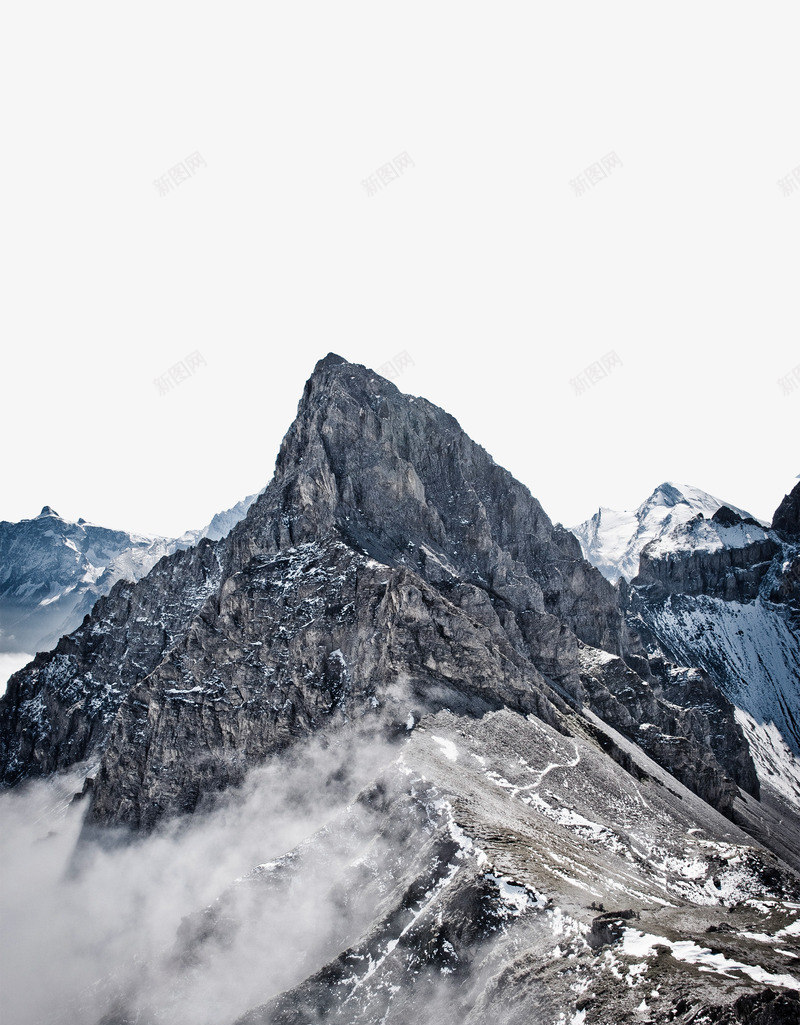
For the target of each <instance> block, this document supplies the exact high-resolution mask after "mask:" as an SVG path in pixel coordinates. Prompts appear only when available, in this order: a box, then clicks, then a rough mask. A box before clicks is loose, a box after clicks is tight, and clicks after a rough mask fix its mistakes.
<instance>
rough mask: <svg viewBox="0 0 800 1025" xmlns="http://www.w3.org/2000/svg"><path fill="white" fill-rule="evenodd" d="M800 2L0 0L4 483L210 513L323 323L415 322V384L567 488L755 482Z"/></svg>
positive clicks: (752, 498)
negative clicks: (589, 379) (589, 377)
mask: <svg viewBox="0 0 800 1025" xmlns="http://www.w3.org/2000/svg"><path fill="white" fill-rule="evenodd" d="M797 27H798V25H797V7H796V3H794V2H787V3H779V2H776V3H771V4H768V5H754V4H752V3H748V4H744V3H731V2H729V0H726V2H725V3H722V2H706V3H703V4H697V3H695V2H692V3H687V2H679V3H670V4H668V5H667V4H653V3H643V2H641V0H636V2H631V3H604V4H596V3H562V4H541V3H522V2H519V3H514V4H506V3H496V2H495V3H483V4H480V5H478V4H472V3H464V2H463V0H461V2H459V3H445V2H439V3H434V4H431V3H430V2H426V3H417V2H405V3H399V2H394V3H390V4H385V3H376V2H375V0H370V2H368V3H367V2H365V3H347V2H344V3H337V4H332V3H330V2H326V3H294V4H280V5H278V4H274V3H264V2H261V3H258V4H255V3H253V4H250V3H234V4H213V5H211V4H206V3H198V2H196V0H195V2H192V3H191V4H190V3H181V4H177V3H167V4H164V3H163V2H160V3H157V4H156V3H150V2H142V3H138V4H135V5H125V6H123V5H118V4H109V3H107V2H103V3H80V2H78V3H74V4H63V3H39V4H16V5H13V7H12V6H8V5H7V6H6V7H5V9H4V14H3V27H2V32H1V33H0V82H1V83H2V90H3V96H4V97H5V102H4V104H3V112H2V115H0V116H1V117H2V137H3V149H4V153H5V157H4V160H3V161H2V164H0V176H1V177H2V193H1V194H2V203H3V207H4V212H3V217H2V268H0V270H1V271H2V281H3V293H4V297H3V301H2V305H1V306H0V317H2V339H3V374H2V382H3V388H2V403H0V416H1V417H2V424H0V427H2V437H3V439H4V448H3V452H4V471H3V487H2V502H0V518H3V519H10V520H16V519H20V518H23V517H28V516H34V515H36V514H37V513H38V512H39V510H40V508H41V507H42V505H44V504H49V505H51V506H53V507H54V508H55V509H56V510H57V511H58V512H59V513H61V514H62V515H64V516H67V517H70V518H77V517H78V516H84V517H86V518H87V519H90V520H93V521H95V522H97V523H101V524H104V525H107V526H113V527H125V528H129V529H134V530H139V531H142V532H150V533H161V534H167V535H175V534H178V533H181V532H182V531H183V530H185V529H187V528H190V527H197V526H200V525H202V524H203V523H205V522H206V521H207V520H209V519H210V517H211V515H212V514H213V513H214V512H216V511H217V510H219V509H221V508H225V507H227V506H230V505H232V504H233V503H234V502H235V501H237V500H238V499H239V498H241V497H242V496H244V495H245V494H247V493H250V492H253V491H256V490H258V489H260V488H261V487H263V486H264V484H265V483H266V482H267V480H268V479H269V477H270V476H271V474H272V469H273V465H274V460H275V455H276V453H277V450H278V446H279V444H280V440H281V437H282V436H283V434H284V433H285V431H286V429H287V428H288V426H289V424H290V422H291V420H292V418H293V416H294V412H295V409H296V405H297V402H298V399H299V397H300V394H301V392H302V387H303V384H304V381H305V379H306V378H307V377H308V375H309V373H310V372H311V370H312V368H313V366H314V363H315V362H316V360H317V359H319V358H320V357H321V356H324V355H325V353H327V352H329V351H335V352H338V353H340V354H341V355H342V356H344V357H346V358H347V359H350V360H353V361H356V362H360V363H365V364H367V365H368V366H371V367H373V368H376V369H377V368H380V367H381V366H383V365H384V364H386V363H387V361H390V360H392V359H393V357H395V356H396V355H397V354H399V353H403V352H405V353H407V354H408V356H409V357H410V358H411V360H413V365H410V364H409V365H406V366H405V368H404V369H403V370H402V372H401V373H400V375H399V377H398V378H397V381H396V383H397V384H398V386H399V387H400V388H401V389H402V390H403V391H407V392H411V393H413V394H418V395H424V396H426V397H427V398H429V399H430V400H432V401H433V402H436V403H437V404H439V405H441V406H444V407H445V408H446V409H447V410H448V411H449V412H451V413H453V414H454V415H455V416H456V417H457V418H458V419H459V420H460V422H461V424H462V426H463V427H464V428H465V429H466V430H467V431H468V432H469V433H470V434H471V435H472V436H473V437H474V438H475V439H476V440H477V441H479V442H480V443H481V444H482V445H484V447H486V448H487V449H488V450H489V452H491V454H492V455H493V456H494V458H495V459H496V460H497V461H498V462H500V463H502V464H503V465H505V466H506V467H508V469H509V470H511V471H512V472H513V473H514V474H515V475H516V476H517V477H518V478H520V479H521V480H522V481H524V482H525V483H526V484H527V485H528V486H529V487H530V488H531V490H532V491H533V493H534V494H535V495H536V496H537V497H538V498H539V499H540V501H541V502H542V503H543V505H544V507H545V509H546V510H547V511H548V513H549V514H550V515H551V517H552V518H553V519H555V520H560V521H562V522H564V523H567V524H572V523H575V522H577V521H580V520H582V519H584V518H585V517H587V516H588V515H590V514H591V513H592V512H593V511H594V510H595V509H596V508H597V506H599V505H608V506H613V507H632V506H635V505H637V504H638V503H639V502H640V501H641V500H642V499H643V498H644V497H646V495H647V494H649V492H650V491H651V490H652V489H653V487H654V486H655V485H657V484H658V483H660V482H661V481H663V480H678V481H686V482H688V483H693V484H695V485H697V486H699V487H702V488H705V489H706V490H708V491H711V492H712V493H714V494H717V495H719V496H721V497H724V498H727V499H729V500H730V501H732V502H735V503H736V504H738V505H740V506H743V507H745V508H748V509H749V510H750V511H751V512H753V513H755V514H756V515H758V516H760V517H763V518H769V517H771V514H772V512H773V510H774V508H775V506H776V505H777V503H778V501H779V500H780V498H781V497H782V495H783V494H784V493H785V492H786V491H787V490H789V489H790V487H791V486H792V485H793V483H794V481H795V477H796V475H797V474H798V473H800V452H799V451H798V424H799V423H800V385H798V387H797V388H796V390H794V391H792V392H790V393H788V394H784V392H783V389H782V387H781V386H780V385H779V383H778V382H779V379H781V378H783V377H784V376H785V375H786V374H788V373H789V372H790V371H792V369H793V368H794V367H795V366H797V365H798V363H800V332H799V330H798V321H799V320H800V307H799V305H798V264H799V263H800V246H798V239H800V170H798V188H797V191H796V192H794V193H792V194H789V195H784V194H783V190H782V189H781V188H780V187H779V185H778V181H779V179H783V178H785V177H786V176H787V175H790V174H791V173H792V171H793V169H794V168H796V167H798V168H800V133H799V132H798V123H799V122H798V90H797V50H796V46H797V31H796V29H797ZM193 154H199V156H200V158H202V163H201V162H200V160H199V159H198V158H194V160H193V161H192V160H189V162H188V163H189V165H190V166H189V167H188V169H187V170H186V171H185V172H183V171H181V170H180V168H178V169H177V170H176V171H175V172H174V174H175V178H176V179H178V180H179V179H180V178H181V177H183V176H185V179H186V180H183V181H180V183H179V184H177V183H173V184H172V187H171V189H170V191H168V192H166V194H164V195H160V194H159V189H158V188H157V187H156V185H155V184H154V182H155V181H156V180H157V179H161V178H163V177H165V176H167V177H168V176H169V173H170V171H171V170H172V169H175V168H177V167H178V165H180V164H183V165H184V167H187V158H190V157H192V155H193ZM401 154H407V155H408V158H410V160H411V161H413V165H411V164H410V163H409V162H408V160H405V161H404V163H405V166H402V163H403V162H401V164H400V165H399V171H396V172H394V173H395V175H396V176H395V177H393V178H391V179H388V178H387V180H386V181H385V182H384V183H383V184H382V185H380V187H379V188H378V189H377V190H376V191H375V192H374V194H372V195H369V194H368V192H367V189H366V188H365V187H364V185H363V184H362V183H363V182H364V181H365V180H368V179H369V178H370V176H374V175H376V174H377V172H378V169H380V168H383V167H384V166H385V165H387V164H391V162H392V161H393V160H395V158H397V157H399V156H400V155H401ZM611 154H614V155H616V156H615V158H611V159H608V160H606V164H605V177H599V178H598V172H597V171H594V172H591V171H590V174H589V178H596V179H597V180H595V181H594V182H593V183H591V182H590V181H589V180H588V179H587V178H585V177H584V178H583V179H582V181H584V182H585V183H586V184H585V187H583V191H582V194H580V195H579V194H577V192H578V191H580V190H581V188H582V186H581V184H580V182H579V181H578V179H580V176H581V175H583V174H584V172H585V171H586V169H591V168H592V165H598V164H599V165H600V168H601V169H602V168H603V161H604V158H609V157H610V155H611ZM382 173H383V175H384V177H386V176H387V175H388V173H389V172H387V171H385V170H384V171H383V172H382ZM573 182H575V184H574V185H573V184H571V183H573ZM611 352H613V353H615V354H616V356H617V357H618V359H617V360H615V361H614V362H615V365H613V366H609V369H608V371H607V373H606V376H605V377H602V378H600V379H598V380H596V381H595V382H594V383H590V384H589V385H588V386H587V387H586V388H585V390H584V391H583V393H582V394H576V393H575V390H574V386H573V385H572V384H571V381H572V380H573V379H574V378H576V377H578V375H580V374H581V372H582V371H584V370H585V368H587V367H589V366H590V365H592V364H594V363H597V362H601V365H602V358H603V357H604V356H606V354H608V353H611ZM192 353H199V354H200V356H201V357H202V360H203V361H204V362H200V363H199V365H197V366H195V367H193V368H192V372H191V373H188V376H186V379H184V380H181V381H179V382H178V383H176V384H173V386H172V387H171V388H170V389H169V390H168V391H166V393H165V394H160V393H159V388H158V387H157V385H156V384H155V381H156V380H157V379H159V378H162V377H163V375H165V374H169V371H170V369H171V368H172V367H174V366H175V365H176V364H178V363H179V362H180V361H182V360H184V359H185V357H186V356H188V355H189V354H192Z"/></svg>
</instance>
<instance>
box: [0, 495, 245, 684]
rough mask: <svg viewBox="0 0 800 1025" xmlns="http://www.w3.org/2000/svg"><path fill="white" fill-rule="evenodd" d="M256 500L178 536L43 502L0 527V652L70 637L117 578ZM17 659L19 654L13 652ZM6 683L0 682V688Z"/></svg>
mask: <svg viewBox="0 0 800 1025" xmlns="http://www.w3.org/2000/svg"><path fill="white" fill-rule="evenodd" d="M255 498H256V495H249V496H248V497H247V498H245V499H243V500H242V501H241V502H238V503H237V504H236V505H235V506H233V507H232V508H231V509H227V510H225V511H224V512H221V513H217V514H216V516H214V518H213V519H212V520H211V522H210V523H208V524H207V525H206V526H205V527H203V528H202V529H200V530H190V531H187V532H186V533H185V534H183V535H182V536H181V537H179V538H167V537H153V536H148V535H144V534H133V533H130V532H129V531H125V530H110V529H108V528H107V527H101V526H98V525H96V524H94V523H89V522H88V521H87V520H84V519H79V520H78V521H77V522H72V521H70V520H66V519H64V518H63V517H61V516H59V515H58V513H57V512H55V510H53V509H51V508H50V506H48V505H46V506H45V507H44V508H43V509H42V511H41V512H40V513H39V515H38V516H36V517H34V518H32V519H29V520H20V521H19V522H18V523H10V522H8V521H6V520H3V521H2V522H0V652H1V653H25V652H36V651H46V650H48V649H49V648H51V647H52V646H53V645H54V644H55V643H56V641H57V640H58V638H59V637H61V636H63V635H64V634H67V633H70V632H71V631H72V630H74V629H75V627H77V626H78V625H79V624H80V623H81V621H82V620H83V617H84V616H85V615H86V614H87V613H88V612H90V611H91V608H92V606H93V605H94V603H95V602H96V601H97V599H98V598H99V597H100V596H101V595H105V594H108V592H109V591H110V590H111V588H112V587H113V586H114V584H115V583H116V582H117V581H118V580H130V581H137V580H140V579H141V578H142V577H143V576H145V575H146V574H147V573H149V572H150V570H151V569H152V568H153V566H155V564H156V563H157V562H158V561H159V559H161V558H163V557H164V556H165V555H170V554H172V553H173V552H175V551H178V550H179V549H184V548H189V547H191V546H192V545H194V544H196V543H197V542H198V541H199V540H200V538H203V537H207V538H210V539H211V540H215V541H216V540H219V539H220V538H222V537H224V536H225V534H227V533H228V532H229V531H230V530H231V528H232V527H233V526H234V525H235V524H236V523H238V521H239V520H240V519H241V518H242V517H243V516H244V515H245V514H246V513H247V510H248V509H249V508H250V506H251V505H252V503H253V501H254V500H255ZM19 657H20V658H22V657H24V656H23V654H20V655H19ZM4 684H5V679H3V680H2V681H0V688H1V687H2V686H3V685H4Z"/></svg>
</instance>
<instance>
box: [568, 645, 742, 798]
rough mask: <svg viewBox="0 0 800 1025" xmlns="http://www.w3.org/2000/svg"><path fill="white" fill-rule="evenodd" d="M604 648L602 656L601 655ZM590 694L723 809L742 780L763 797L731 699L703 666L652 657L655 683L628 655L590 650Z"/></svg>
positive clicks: (586, 676)
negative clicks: (630, 662) (689, 666)
mask: <svg viewBox="0 0 800 1025" xmlns="http://www.w3.org/2000/svg"><path fill="white" fill-rule="evenodd" d="M598 655H599V657H598ZM582 666H583V672H582V677H581V679H582V684H583V693H584V694H585V695H586V701H587V703H588V704H590V705H591V707H592V709H593V710H594V711H596V712H597V714H598V715H599V716H600V717H601V718H602V719H603V720H604V721H605V722H607V723H609V724H610V725H612V726H614V727H615V728H616V729H618V730H620V732H622V733H624V734H625V735H627V736H629V737H633V738H634V739H635V740H636V743H637V744H638V745H639V746H640V747H641V748H642V749H643V750H644V751H646V752H647V754H649V755H650V757H651V758H652V759H653V760H654V761H656V762H658V763H659V764H660V765H664V766H669V771H670V772H671V773H672V774H673V775H674V776H675V778H676V779H679V780H680V781H681V782H682V783H683V784H684V785H685V786H687V787H689V788H690V789H691V790H694V791H695V792H696V793H701V794H703V795H704V796H705V797H706V800H708V801H709V802H710V803H711V804H713V805H714V807H716V808H720V809H729V808H730V807H731V806H732V804H733V801H734V800H735V798H736V787H737V786H739V787H741V788H742V789H743V790H745V791H746V792H747V793H750V794H753V795H754V796H758V793H759V785H758V778H757V776H756V772H755V768H754V766H753V761H752V759H751V757H750V756H749V753H748V751H747V745H746V743H745V741H744V737H743V735H742V732H741V729H740V728H739V726H738V725H737V723H736V720H735V717H734V708H733V705H732V704H731V702H730V701H729V700H728V699H727V698H726V697H725V696H724V695H723V694H722V693H721V692H720V691H719V689H718V688H717V687H716V686H715V685H714V684H713V683H712V682H711V679H710V678H709V676H708V675H707V674H706V673H704V672H703V671H702V670H699V669H685V668H676V667H675V666H672V665H670V663H668V662H665V661H664V660H662V659H653V660H652V662H651V666H650V667H651V670H653V673H652V676H651V677H650V680H649V682H648V681H646V680H644V679H642V677H641V676H639V675H637V674H636V673H635V672H634V671H633V670H632V669H630V668H629V667H628V666H627V665H626V664H625V662H624V661H623V660H622V659H619V658H609V657H608V656H604V655H602V654H601V653H597V652H592V651H591V649H587V650H584V653H583V659H582Z"/></svg>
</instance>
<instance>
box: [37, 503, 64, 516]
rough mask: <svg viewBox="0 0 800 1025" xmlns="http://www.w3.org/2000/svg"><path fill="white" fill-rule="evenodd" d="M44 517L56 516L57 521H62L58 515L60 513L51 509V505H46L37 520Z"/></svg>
mask: <svg viewBox="0 0 800 1025" xmlns="http://www.w3.org/2000/svg"><path fill="white" fill-rule="evenodd" d="M42 516H55V517H56V519H61V517H60V516H59V515H58V513H57V512H56V511H55V509H53V508H51V507H50V506H49V505H45V506H44V507H43V508H42V511H41V512H40V513H39V516H38V517H37V519H38V518H40V517H42Z"/></svg>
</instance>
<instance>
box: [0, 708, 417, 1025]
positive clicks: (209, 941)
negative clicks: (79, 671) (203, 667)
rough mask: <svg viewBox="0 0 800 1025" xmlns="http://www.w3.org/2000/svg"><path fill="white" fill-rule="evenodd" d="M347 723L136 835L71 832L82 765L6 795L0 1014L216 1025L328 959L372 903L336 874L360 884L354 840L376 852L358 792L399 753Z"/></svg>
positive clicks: (21, 1023)
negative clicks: (119, 837) (125, 838)
mask: <svg viewBox="0 0 800 1025" xmlns="http://www.w3.org/2000/svg"><path fill="white" fill-rule="evenodd" d="M355 732H357V731H356V728H354V730H352V731H350V732H349V733H345V734H344V735H342V736H341V737H340V738H337V739H336V740H335V741H331V740H325V739H323V738H315V739H313V740H311V741H309V742H306V743H303V744H300V745H298V746H297V747H296V748H294V749H293V750H292V751H290V752H285V753H284V754H283V755H282V756H281V757H280V758H276V759H275V760H274V761H273V762H272V763H270V764H267V765H265V766H263V767H261V768H259V769H256V770H253V771H252V772H251V773H250V774H249V776H248V778H247V780H246V781H245V784H244V785H243V786H242V787H241V788H239V789H238V790H236V791H229V792H228V793H227V794H225V795H223V797H222V798H220V799H218V801H217V803H216V806H215V807H213V808H212V809H211V810H210V811H208V812H206V813H205V814H200V815H198V814H196V815H194V816H192V817H191V818H189V819H182V820H176V821H174V822H171V823H169V824H167V825H166V826H164V827H163V828H162V829H161V830H159V831H158V832H156V833H155V834H153V835H152V836H149V837H147V838H144V839H137V840H134V841H133V842H124V843H113V842H112V843H105V844H99V843H96V842H91V843H87V842H86V841H85V839H81V830H82V823H83V818H84V815H85V808H86V802H85V801H81V802H73V800H72V798H73V795H74V794H75V793H76V792H77V791H79V790H80V787H81V783H82V780H81V778H80V777H79V776H77V775H74V774H73V775H61V776H58V777H54V778H52V779H51V780H49V781H45V782H42V781H37V782H35V783H32V784H30V785H28V786H26V787H24V788H21V789H19V790H16V791H12V792H8V793H6V794H3V795H2V796H0V817H1V818H2V822H3V829H2V832H0V859H2V861H1V862H0V863H1V864H2V883H1V884H0V886H1V889H0V912H1V913H2V918H3V922H4V928H3V931H2V938H0V971H1V972H2V977H3V981H2V987H0V988H1V989H2V997H1V998H0V999H1V1000H2V1004H0V1012H1V1013H0V1017H2V1018H3V1020H4V1021H8V1022H14V1023H15V1025H34V1023H38V1022H42V1021H48V1022H50V1021H52V1022H54V1023H55V1022H64V1023H67V1022H69V1023H73V1022H80V1023H82V1025H83V1023H87V1025H92V1023H94V1022H97V1021H99V1019H100V1018H101V1017H102V1016H103V1014H104V1013H107V1012H108V1010H109V1009H110V1008H112V1009H113V1007H114V1005H115V1004H117V1005H119V1006H131V1005H133V1006H135V1007H138V1008H144V1009H145V1011H146V1009H147V1008H152V1009H157V1014H158V1016H157V1017H156V1018H155V1019H154V1020H163V1021H168V1022H169V1023H170V1025H183V1023H186V1025H190V1023H191V1025H203V1023H205V1022H207V1023H209V1025H211V1023H214V1025H220V1023H221V1022H224V1021H229V1020H230V1021H232V1020H234V1019H235V1018H236V1017H237V1016H238V1015H239V1014H241V1013H243V1012H244V1011H245V1010H247V1008H249V1007H251V1006H253V1005H254V1004H258V1003H263V1002H264V1001H265V1000H267V999H269V997H270V996H272V995H274V994H275V993H276V992H279V991H281V990H283V989H285V988H287V987H288V986H290V985H294V984H296V983H297V982H299V981H301V979H302V978H304V977H305V976H306V975H307V974H309V973H310V972H312V971H314V970H316V969H317V968H318V967H320V966H321V965H322V964H323V963H324V962H325V960H326V959H328V958H330V957H332V956H335V955H336V953H338V951H339V950H340V949H342V948H341V944H343V943H346V936H347V935H349V934H351V933H352V930H353V929H355V930H356V931H358V929H359V928H361V927H362V921H361V920H362V918H363V926H366V924H367V921H368V919H369V916H370V915H371V913H372V909H373V907H374V905H371V904H370V902H369V901H367V902H366V903H364V902H361V901H358V900H356V901H350V902H348V901H347V900H346V899H345V900H343V897H342V891H341V888H338V889H337V886H336V885H334V884H335V882H336V880H337V879H338V878H339V877H340V876H341V873H342V872H343V871H346V872H349V873H350V874H351V883H354V880H355V879H356V877H357V875H358V872H359V867H358V862H359V852H360V851H361V850H362V848H364V847H369V846H370V845H372V848H371V857H373V858H375V859H377V860H378V861H380V858H381V857H382V856H383V853H382V852H381V850H379V849H376V839H375V838H376V833H377V832H378V830H377V829H376V825H377V823H376V820H375V816H376V814H378V812H376V811H375V810H373V809H371V808H370V805H369V803H368V802H358V803H355V804H354V803H352V800H353V797H354V796H355V795H356V794H357V793H358V791H359V790H360V789H361V787H362V786H364V784H365V783H367V782H369V781H370V780H372V779H374V778H375V776H376V775H377V774H378V773H379V772H380V770H381V768H382V767H383V766H385V765H386V764H387V763H388V762H390V761H391V760H393V759H394V758H396V757H397V754H398V750H397V748H396V747H391V746H389V745H387V744H385V743H383V742H380V741H376V740H375V739H374V737H371V736H368V735H365V734H364V733H363V731H360V732H361V735H360V736H358V737H356V736H355V735H354V734H355ZM323 828H324V829H325V832H324V834H323V837H324V843H314V842H305V843H304V841H308V840H309V838H311V837H313V836H314V834H315V833H317V831H318V830H320V829H323ZM111 839H115V838H114V837H111ZM381 842H382V841H377V843H378V844H380V843H381ZM76 851H77V852H78V853H77V856H76ZM286 852H293V853H292V855H291V856H290V857H289V858H288V859H282V856H283V855H284V854H285V853H286ZM265 863H266V867H263V868H262V869H260V870H259V871H257V872H255V873H252V870H253V869H254V867H255V866H265ZM295 869H296V871H295ZM353 873H355V874H356V875H355V876H353ZM242 877H245V878H244V879H242ZM235 880H239V882H238V883H237V884H236V885H235V886H231V884H232V883H233V882H234V881H235ZM220 895H224V896H223V897H222V899H218V898H220ZM209 906H212V910H211V911H210V912H206V913H204V912H203V909H204V908H207V907H209ZM198 912H199V914H195V913H198ZM189 916H194V917H189ZM182 922H183V923H184V924H183V926H182V925H181V923H182ZM179 935H180V940H179V941H178V942H176V938H177V937H178V936H179ZM162 1015H165V1017H162ZM142 1020H146V1018H145V1019H142Z"/></svg>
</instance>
